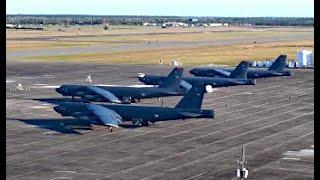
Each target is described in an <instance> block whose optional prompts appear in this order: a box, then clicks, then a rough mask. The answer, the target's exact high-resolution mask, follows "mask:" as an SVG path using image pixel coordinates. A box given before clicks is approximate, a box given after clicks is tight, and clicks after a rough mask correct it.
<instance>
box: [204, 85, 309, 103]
mask: <svg viewBox="0 0 320 180" xmlns="http://www.w3.org/2000/svg"><path fill="white" fill-rule="evenodd" d="M303 82H305V81H303V80H302V81H297V82H290V83H285V84H281V85H276V86H271V87H270V86H269V87H267V88H259V89H252V90H250V91H242V92H240V93H236V94H231V95H227V96H221V97H216V98H207V99H206V100H210V101H213V100H217V99H222V98H226V97H232V96H238V95H243V93H244V92H255V91H261V90H266V89H273V88H277V87H285V86H286V85H289V84H297V83H303ZM267 93H268V91H267ZM219 103H223V102H219ZM207 105H208V104H207ZM209 105H210V104H209ZM212 105H213V104H212Z"/></svg>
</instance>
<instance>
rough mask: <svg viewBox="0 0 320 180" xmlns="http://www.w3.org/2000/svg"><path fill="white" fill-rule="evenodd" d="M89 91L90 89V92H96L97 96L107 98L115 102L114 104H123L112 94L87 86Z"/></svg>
mask: <svg viewBox="0 0 320 180" xmlns="http://www.w3.org/2000/svg"><path fill="white" fill-rule="evenodd" d="M85 87H86V88H87V89H89V90H90V91H93V92H95V93H96V94H98V95H100V96H102V97H104V98H106V99H107V100H109V101H111V102H114V103H121V101H120V99H118V98H117V97H116V96H115V95H114V94H112V93H111V92H109V91H107V90H104V89H101V88H98V87H95V86H85Z"/></svg>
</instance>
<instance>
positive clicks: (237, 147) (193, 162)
mask: <svg viewBox="0 0 320 180" xmlns="http://www.w3.org/2000/svg"><path fill="white" fill-rule="evenodd" d="M310 123H312V122H307V123H304V124H301V125H298V126H294V127H292V128H290V129H286V130H284V131H280V132H278V133H274V134H271V135H268V136H264V137H263V138H259V139H256V140H254V141H250V142H248V143H244V144H241V145H237V146H234V147H232V148H229V149H226V150H223V151H219V152H217V153H214V154H212V155H209V156H206V157H203V158H201V159H197V160H195V161H191V162H189V163H186V164H184V165H182V166H177V167H175V168H171V169H168V170H166V171H165V172H163V173H158V174H155V175H153V176H149V177H146V178H143V179H142V180H144V179H148V178H149V179H150V178H151V177H155V176H159V175H164V174H165V173H167V172H169V171H174V170H176V169H180V168H183V167H185V166H188V165H191V164H195V163H199V162H201V161H203V160H205V159H209V158H211V157H214V156H218V155H219V154H224V153H226V152H232V151H233V150H236V149H239V148H240V147H242V145H248V144H253V143H255V142H256V141H261V140H262V139H265V138H270V137H273V136H276V135H279V134H282V133H285V132H287V131H292V130H294V129H297V128H300V127H303V126H305V125H307V124H310ZM304 136H306V135H305V134H304V135H302V136H299V137H304ZM299 137H298V138H299ZM292 139H296V138H291V139H289V140H286V141H285V142H284V143H281V144H285V143H286V142H289V141H291V140H292ZM281 144H280V145H281ZM278 145H279V144H277V145H274V146H278ZM266 149H268V148H266ZM263 151H264V150H263ZM263 151H258V153H255V154H253V155H250V156H254V155H256V154H259V153H260V152H263ZM248 157H249V156H248ZM219 163H221V162H219ZM230 167H231V166H230ZM228 168H229V167H228ZM224 169H227V168H224ZM224 169H222V170H224ZM220 171H221V170H220ZM216 172H219V171H216ZM202 174H204V173H200V174H197V175H195V176H193V177H191V178H188V179H192V178H194V177H197V176H201V175H202Z"/></svg>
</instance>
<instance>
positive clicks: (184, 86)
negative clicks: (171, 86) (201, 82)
mask: <svg viewBox="0 0 320 180" xmlns="http://www.w3.org/2000/svg"><path fill="white" fill-rule="evenodd" d="M180 86H182V87H183V88H185V89H186V90H187V91H189V90H190V89H191V88H192V85H191V84H189V83H188V82H187V81H184V80H181V81H180Z"/></svg>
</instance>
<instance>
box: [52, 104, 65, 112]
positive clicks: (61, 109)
mask: <svg viewBox="0 0 320 180" xmlns="http://www.w3.org/2000/svg"><path fill="white" fill-rule="evenodd" d="M53 109H54V111H56V112H57V113H59V114H61V113H63V107H62V106H60V105H59V106H54V107H53Z"/></svg>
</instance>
